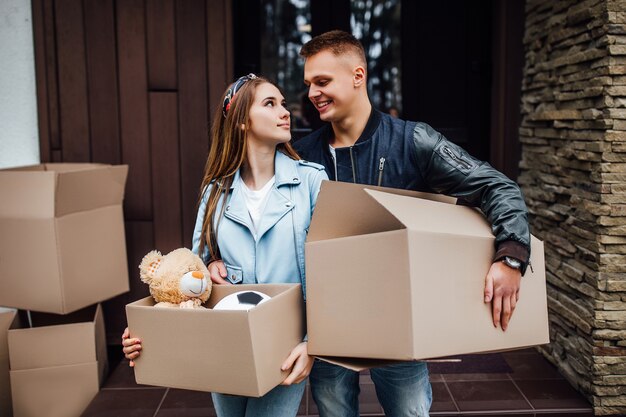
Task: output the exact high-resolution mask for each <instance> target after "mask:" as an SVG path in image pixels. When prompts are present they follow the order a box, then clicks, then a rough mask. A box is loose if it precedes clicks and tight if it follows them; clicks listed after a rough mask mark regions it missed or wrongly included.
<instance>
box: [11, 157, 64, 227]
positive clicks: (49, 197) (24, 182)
mask: <svg viewBox="0 0 626 417" xmlns="http://www.w3.org/2000/svg"><path fill="white" fill-rule="evenodd" d="M38 167H40V166H38ZM30 171H31V170H27V169H24V170H5V171H0V192H1V193H2V204H0V217H2V218H25V217H30V218H50V217H54V189H55V185H56V175H55V174H54V173H53V172H41V170H32V172H30Z"/></svg>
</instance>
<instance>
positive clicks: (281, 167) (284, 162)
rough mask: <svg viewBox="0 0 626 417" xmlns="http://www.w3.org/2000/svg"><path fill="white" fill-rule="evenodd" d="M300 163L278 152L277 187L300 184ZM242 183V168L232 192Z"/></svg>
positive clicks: (237, 174) (233, 183)
mask: <svg viewBox="0 0 626 417" xmlns="http://www.w3.org/2000/svg"><path fill="white" fill-rule="evenodd" d="M297 165H298V162H297V161H295V160H293V159H291V158H290V157H288V156H287V155H285V154H284V153H282V152H280V151H276V154H275V155H274V179H275V183H276V187H280V186H282V185H285V184H300V181H301V180H300V175H298V167H297ZM239 181H241V168H240V169H238V170H237V172H236V173H235V176H234V177H233V182H232V184H231V185H230V190H231V191H232V190H233V188H235V186H236V184H237V183H238V182H239Z"/></svg>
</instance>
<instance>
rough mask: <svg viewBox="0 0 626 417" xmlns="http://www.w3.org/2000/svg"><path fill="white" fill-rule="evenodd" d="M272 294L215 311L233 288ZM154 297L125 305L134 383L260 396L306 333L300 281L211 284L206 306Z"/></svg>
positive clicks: (281, 374)
mask: <svg viewBox="0 0 626 417" xmlns="http://www.w3.org/2000/svg"><path fill="white" fill-rule="evenodd" d="M250 290H254V291H260V292H262V293H265V294H267V295H269V296H270V297H272V298H271V299H270V300H267V301H265V302H264V303H262V304H259V305H257V306H256V307H255V308H253V309H251V310H249V311H236V310H230V311H227V310H212V308H213V306H214V305H215V304H217V302H218V301H220V300H221V299H222V298H224V297H226V296H227V295H229V294H232V293H234V292H237V291H250ZM153 306H154V300H153V299H152V297H147V298H144V299H141V300H139V301H136V302H134V303H131V304H128V305H127V306H126V317H127V319H128V327H129V329H130V333H131V336H132V337H138V338H139V339H140V340H141V342H142V348H143V349H142V351H141V356H140V357H139V358H138V359H137V360H136V361H135V368H134V369H135V379H136V381H137V383H139V384H149V385H158V386H166V387H174V388H182V389H191V390H197V391H212V392H220V393H224V394H236V395H247V396H250V397H260V396H262V395H264V394H266V393H267V392H269V391H270V390H271V389H272V388H274V387H275V386H277V385H278V384H280V383H281V382H282V381H284V379H285V378H286V377H287V375H288V372H284V371H281V369H280V367H281V365H282V363H283V362H284V361H285V359H287V357H288V356H289V353H290V352H291V350H292V349H293V348H294V347H296V346H297V345H298V343H300V342H301V341H302V339H303V337H304V305H303V300H302V288H301V286H300V284H256V285H214V286H213V290H212V292H211V297H210V298H209V300H208V301H207V303H206V307H208V309H205V310H201V309H175V308H155V307H153Z"/></svg>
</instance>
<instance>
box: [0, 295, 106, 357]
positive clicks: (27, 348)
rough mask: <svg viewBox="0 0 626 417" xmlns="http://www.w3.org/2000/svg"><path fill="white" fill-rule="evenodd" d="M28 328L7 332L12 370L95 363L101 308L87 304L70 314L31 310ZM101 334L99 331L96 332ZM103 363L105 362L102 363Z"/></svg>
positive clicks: (101, 321) (101, 318)
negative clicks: (30, 325)
mask: <svg viewBox="0 0 626 417" xmlns="http://www.w3.org/2000/svg"><path fill="white" fill-rule="evenodd" d="M31 315H32V322H33V326H35V327H31V328H22V329H14V330H10V331H9V336H8V340H9V359H10V363H11V369H12V370H20V369H36V368H46V367H50V366H64V365H73V364H79V363H88V362H95V361H96V359H99V360H101V361H102V360H104V361H105V362H106V356H105V357H104V358H102V357H100V358H97V354H100V355H102V354H103V352H97V351H98V346H97V343H98V342H100V343H102V341H101V340H96V337H98V336H99V337H102V335H101V333H102V330H100V331H99V332H98V331H97V329H96V327H97V326H103V324H102V323H103V317H102V307H101V306H100V305H99V304H98V305H97V306H96V307H95V308H94V307H93V306H92V307H88V308H86V309H83V310H80V311H78V312H76V313H73V314H69V315H65V316H63V315H53V314H43V313H32V314H31ZM97 333H100V334H97ZM103 365H104V364H103Z"/></svg>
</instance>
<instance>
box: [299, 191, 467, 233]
mask: <svg viewBox="0 0 626 417" xmlns="http://www.w3.org/2000/svg"><path fill="white" fill-rule="evenodd" d="M365 190H384V191H385V192H386V193H393V194H398V195H403V196H409V197H418V198H424V199H427V200H434V201H440V202H445V203H451V204H454V203H455V202H456V199H455V198H453V197H448V196H444V195H438V194H429V193H422V192H419V191H411V190H401V189H390V188H383V187H375V186H369V185H363V184H350V183H345V182H337V181H323V182H322V187H321V190H320V193H319V196H318V198H317V204H316V206H315V212H314V213H313V218H312V220H311V227H310V230H309V234H308V236H307V242H314V241H318V240H325V239H334V238H339V237H346V236H358V235H364V234H369V233H378V232H386V231H390V230H398V229H404V228H405V225H403V224H402V222H400V221H399V220H398V219H397V218H396V217H395V216H394V215H393V214H391V213H390V212H389V211H388V210H387V209H386V208H385V207H383V206H382V205H380V203H378V202H377V201H376V200H375V199H373V198H372V196H371V195H369V194H368V193H366V192H365Z"/></svg>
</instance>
